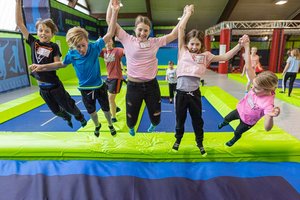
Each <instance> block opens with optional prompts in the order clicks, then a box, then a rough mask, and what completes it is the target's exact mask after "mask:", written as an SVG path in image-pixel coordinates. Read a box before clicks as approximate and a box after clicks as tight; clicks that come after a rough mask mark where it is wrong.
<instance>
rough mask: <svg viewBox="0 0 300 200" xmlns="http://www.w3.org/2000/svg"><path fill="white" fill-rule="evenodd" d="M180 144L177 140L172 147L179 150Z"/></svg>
mask: <svg viewBox="0 0 300 200" xmlns="http://www.w3.org/2000/svg"><path fill="white" fill-rule="evenodd" d="M179 145H180V144H179V143H177V142H175V143H174V145H173V147H172V149H173V150H175V151H178V149H179Z"/></svg>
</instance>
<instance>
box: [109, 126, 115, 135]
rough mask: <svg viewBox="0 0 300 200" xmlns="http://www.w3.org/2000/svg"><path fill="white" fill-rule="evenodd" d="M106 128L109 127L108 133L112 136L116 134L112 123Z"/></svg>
mask: <svg viewBox="0 0 300 200" xmlns="http://www.w3.org/2000/svg"><path fill="white" fill-rule="evenodd" d="M108 128H109V131H110V134H111V135H112V136H115V135H116V134H117V131H116V129H115V128H114V126H113V125H111V126H108Z"/></svg>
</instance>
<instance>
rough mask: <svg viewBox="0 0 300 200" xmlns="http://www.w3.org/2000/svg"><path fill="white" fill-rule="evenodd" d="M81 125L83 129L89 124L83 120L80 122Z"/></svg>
mask: <svg viewBox="0 0 300 200" xmlns="http://www.w3.org/2000/svg"><path fill="white" fill-rule="evenodd" d="M80 123H81V127H85V126H86V124H87V121H86V120H85V119H84V118H83V119H82V120H81V121H80Z"/></svg>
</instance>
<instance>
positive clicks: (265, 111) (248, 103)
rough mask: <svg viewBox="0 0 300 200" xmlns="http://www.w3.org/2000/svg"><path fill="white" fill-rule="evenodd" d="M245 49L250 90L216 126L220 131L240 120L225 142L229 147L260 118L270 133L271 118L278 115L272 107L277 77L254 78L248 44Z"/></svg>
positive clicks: (259, 75)
mask: <svg viewBox="0 0 300 200" xmlns="http://www.w3.org/2000/svg"><path fill="white" fill-rule="evenodd" d="M244 48H245V67H246V70H247V73H248V75H249V77H250V79H251V80H252V89H251V90H250V91H249V92H248V93H247V95H246V96H245V97H244V98H243V99H242V100H241V101H240V102H239V103H238V105H237V109H235V110H233V111H232V112H230V113H229V114H228V115H227V116H226V117H225V118H224V121H223V122H222V123H220V124H219V125H218V128H219V129H221V128H222V127H223V126H226V125H228V124H229V123H230V122H231V121H233V120H237V119H239V120H240V123H239V125H238V126H237V127H236V129H235V131H234V137H233V138H232V139H231V140H229V141H228V142H226V145H227V146H229V147H231V146H232V145H233V144H234V143H235V142H236V141H238V140H239V139H240V138H241V136H242V134H243V133H244V132H246V131H248V130H249V129H250V128H252V127H253V126H254V125H255V124H256V122H257V121H258V120H260V118H262V117H263V116H265V130H266V131H270V130H271V129H272V127H273V117H277V116H278V115H279V114H280V109H279V108H278V107H274V98H275V88H276V87H277V84H278V78H277V76H276V75H275V74H274V73H273V72H271V71H264V72H262V73H260V74H258V75H257V76H256V77H255V71H254V69H253V67H251V62H250V53H249V51H250V50H249V42H247V43H246V44H245V45H244Z"/></svg>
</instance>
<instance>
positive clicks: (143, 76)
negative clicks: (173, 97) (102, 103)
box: [106, 0, 184, 136]
mask: <svg viewBox="0 0 300 200" xmlns="http://www.w3.org/2000/svg"><path fill="white" fill-rule="evenodd" d="M110 3H112V0H110ZM106 16H107V18H106V21H107V23H109V21H110V16H111V9H110V8H108V10H107V15H106ZM182 18H184V16H183V17H182ZM150 27H151V22H150V20H149V18H148V17H145V16H138V17H137V18H136V20H135V30H134V31H135V36H133V35H129V34H128V33H126V32H125V31H124V30H123V28H122V27H121V26H120V25H118V24H117V28H116V37H117V38H118V39H119V41H120V42H121V43H122V45H123V47H124V51H125V57H126V61H127V78H128V82H127V92H126V122H127V126H128V127H129V134H130V135H132V136H134V135H135V130H134V127H135V125H136V122H137V119H138V116H139V112H140V108H141V105H142V102H143V101H145V103H146V107H147V109H148V111H149V117H150V121H151V124H150V126H149V128H148V132H153V131H154V129H155V127H156V126H157V125H158V124H159V123H160V115H161V96H160V89H159V85H158V82H157V80H156V74H157V70H158V68H157V65H158V62H157V58H156V54H157V51H158V49H159V48H160V47H162V46H165V45H166V44H168V43H170V42H171V41H173V40H175V39H176V38H177V37H178V33H177V32H178V26H176V27H175V28H174V29H173V30H172V32H171V33H169V34H167V35H165V36H162V37H158V38H152V37H149V35H150V31H151V30H150Z"/></svg>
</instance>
